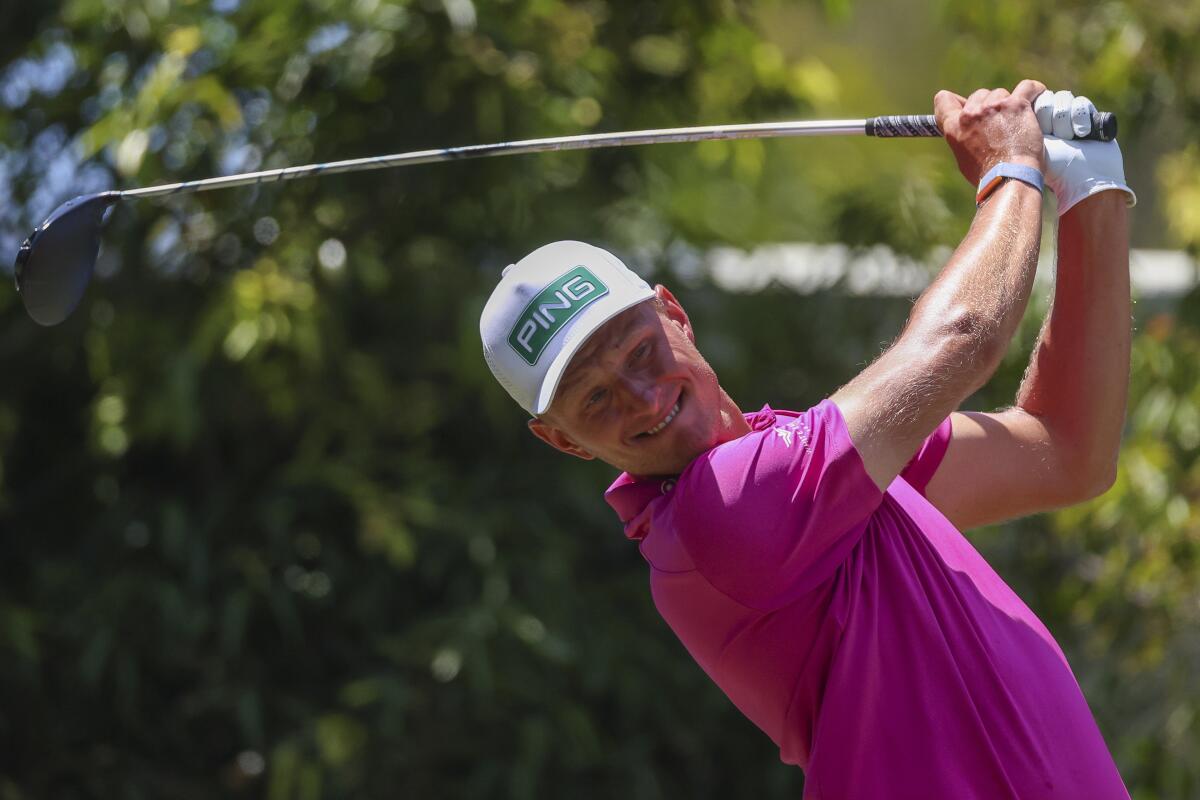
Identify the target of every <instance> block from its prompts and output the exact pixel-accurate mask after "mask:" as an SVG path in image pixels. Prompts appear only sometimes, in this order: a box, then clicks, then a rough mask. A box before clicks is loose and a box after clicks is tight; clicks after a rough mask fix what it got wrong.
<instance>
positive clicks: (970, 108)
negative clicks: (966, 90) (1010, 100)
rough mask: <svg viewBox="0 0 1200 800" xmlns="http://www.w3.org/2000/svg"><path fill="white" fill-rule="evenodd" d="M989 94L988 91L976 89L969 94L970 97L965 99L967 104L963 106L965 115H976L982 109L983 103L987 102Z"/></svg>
mask: <svg viewBox="0 0 1200 800" xmlns="http://www.w3.org/2000/svg"><path fill="white" fill-rule="evenodd" d="M990 93H991V91H990V90H989V89H976V90H975V91H973V92H971V96H970V97H968V98H967V102H966V103H964V104H963V111H965V112H967V113H977V112H978V111H979V110H980V109H981V108H983V104H984V102H986V101H987V97H988V95H989V94H990Z"/></svg>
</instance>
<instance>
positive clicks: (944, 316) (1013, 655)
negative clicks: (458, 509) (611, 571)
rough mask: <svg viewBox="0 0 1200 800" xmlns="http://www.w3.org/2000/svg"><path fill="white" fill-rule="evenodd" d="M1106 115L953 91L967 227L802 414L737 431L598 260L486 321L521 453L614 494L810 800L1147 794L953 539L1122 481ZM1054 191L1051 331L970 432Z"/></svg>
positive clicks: (1117, 168)
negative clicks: (1020, 376) (1103, 134)
mask: <svg viewBox="0 0 1200 800" xmlns="http://www.w3.org/2000/svg"><path fill="white" fill-rule="evenodd" d="M1091 108H1092V106H1091V104H1090V103H1089V102H1088V101H1087V100H1086V98H1075V97H1073V96H1072V95H1071V94H1070V93H1068V92H1058V93H1047V92H1046V87H1045V86H1043V85H1042V84H1040V83H1038V82H1037V81H1030V80H1026V81H1022V82H1021V83H1020V84H1019V85H1018V86H1017V87H1016V88H1015V89H1014V90H1013V91H1012V93H1011V94H1010V93H1009V92H1008V91H1005V90H1003V89H995V90H991V91H988V90H983V89H981V90H979V91H977V92H975V93H974V94H972V95H971V96H970V97H966V98H964V97H961V96H959V95H956V94H953V93H951V92H947V91H943V92H939V93H938V94H937V96H936V97H935V98H934V109H935V113H936V115H937V120H938V124H939V125H940V127H941V129H942V130H943V132H944V133H945V137H946V141H947V143H948V144H949V146H950V149H951V151H952V152H953V154H954V156H955V158H956V159H957V161H958V165H959V168H960V169H961V171H962V173H963V175H964V176H965V177H966V178H967V180H968V181H970V182H971V183H972V185H976V186H978V191H979V194H978V196H977V199H978V203H979V208H978V211H977V213H976V215H975V219H974V221H973V223H972V224H971V228H970V230H969V231H968V232H967V235H966V237H965V238H964V239H963V241H962V243H961V244H960V245H959V247H958V248H957V250H955V252H954V254H953V255H952V256H951V258H950V259H949V261H948V262H947V263H946V265H945V267H944V268H943V269H942V270H941V272H940V274H939V275H938V276H937V277H936V278H935V279H934V281H933V283H932V284H931V285H930V286H929V288H928V289H926V290H925V292H924V293H923V294H922V295H921V297H920V298H919V299H918V300H917V302H916V304H915V305H914V307H913V309H912V313H911V315H910V317H909V320H908V323H907V324H906V325H905V327H904V330H903V331H902V332H901V333H900V335H899V337H898V338H897V339H896V340H895V342H894V343H893V344H892V345H891V346H890V347H889V348H888V349H887V350H886V351H885V352H884V353H883V354H882V355H881V356H880V357H879V358H878V359H877V360H876V361H875V362H874V363H872V364H871V365H870V366H868V367H867V368H866V369H865V370H863V372H862V373H861V374H860V375H858V377H856V378H854V379H853V380H852V381H850V382H849V383H848V384H846V385H845V386H843V387H842V388H840V389H838V390H837V391H836V392H834V393H833V395H832V396H830V397H829V398H828V399H826V400H824V401H822V402H820V403H818V404H817V405H816V406H814V407H812V408H810V409H808V410H807V411H801V412H793V411H783V410H775V409H772V408H770V407H763V408H762V409H761V410H760V411H757V412H754V413H749V414H745V413H743V412H742V411H741V410H740V409H739V408H738V406H737V405H736V404H735V403H734V401H733V400H732V399H731V398H730V396H729V395H728V394H727V393H726V392H725V391H724V390H723V389H722V388H721V385H720V383H719V381H718V379H717V376H716V375H715V374H714V373H713V370H712V368H711V367H710V366H709V365H708V363H707V362H706V361H705V360H704V357H703V356H702V355H701V354H700V352H699V351H698V350H697V349H696V345H695V332H694V331H693V329H692V325H691V322H690V321H689V319H688V315H687V313H686V312H685V311H684V309H683V307H682V306H681V305H680V304H679V302H678V301H677V300H676V299H675V296H674V295H672V294H671V292H670V290H668V289H667V288H666V287H664V286H655V287H654V288H653V289H652V288H650V287H649V286H648V285H646V283H645V282H643V281H642V280H641V279H640V278H638V277H637V276H636V275H635V274H634V273H633V272H631V271H630V270H628V269H627V268H626V267H625V266H624V265H623V264H622V263H621V262H620V261H619V260H618V259H617V258H616V257H615V256H613V255H611V254H610V253H607V252H605V251H603V250H600V249H598V248H595V247H591V246H589V245H585V244H582V243H579V242H556V243H554V244H550V245H546V246H545V247H542V248H540V249H538V250H536V251H534V252H533V253H531V254H530V255H528V256H526V257H525V258H523V259H521V261H519V262H518V263H517V264H515V265H513V266H510V267H509V268H507V269H506V270H505V272H504V276H503V278H501V280H500V283H499V285H498V286H497V287H496V289H495V291H494V292H493V294H492V295H491V298H490V299H489V300H488V302H487V305H486V307H485V308H484V311H483V316H482V319H481V321H480V329H481V333H482V337H483V346H484V353H485V356H486V359H487V362H488V365H489V366H490V367H491V369H492V372H493V373H494V374H495V376H496V378H497V379H498V380H499V381H500V383H501V385H502V386H503V387H504V388H505V389H506V390H507V391H508V393H509V394H510V395H512V397H513V398H514V399H516V401H517V402H518V403H519V404H520V405H521V406H522V407H523V408H524V409H525V410H526V411H528V412H529V413H530V414H531V415H532V416H533V419H532V420H530V422H529V427H530V430H531V431H532V432H533V434H534V435H535V436H537V437H538V438H539V439H542V440H543V441H545V442H546V443H548V444H550V445H551V446H553V447H555V448H556V449H558V450H561V451H562V452H564V453H568V454H571V455H574V456H578V457H579V458H585V459H591V458H599V459H602V460H603V461H605V462H607V463H609V464H611V465H612V466H614V467H616V468H618V469H620V470H622V471H623V474H622V475H621V476H620V477H619V478H617V480H616V482H615V483H613V485H612V486H611V487H610V488H609V490H608V492H607V495H606V497H607V500H608V502H609V503H610V504H611V505H612V506H613V508H614V509H615V510H616V512H617V514H618V515H619V516H620V518H621V520H622V522H623V523H624V524H625V532H626V535H627V536H628V537H629V538H630V539H632V540H634V541H636V542H638V543H639V547H640V549H641V553H642V555H643V556H644V557H645V559H646V561H648V562H649V564H650V587H651V592H652V594H653V597H654V602H655V605H656V607H657V608H658V610H659V612H660V613H661V614H662V616H663V618H664V619H665V620H666V622H667V624H668V625H670V627H671V629H672V630H673V631H674V632H675V633H676V635H677V636H678V637H679V639H680V641H681V642H682V643H683V645H684V646H685V647H686V648H687V649H688V651H689V652H690V653H691V655H692V656H693V657H694V658H695V660H696V661H697V662H698V663H699V664H700V666H701V667H702V668H703V669H704V670H705V672H706V673H707V674H708V675H709V676H710V677H711V678H712V679H713V680H714V681H715V682H716V683H717V684H718V685H719V686H720V687H721V689H722V690H723V691H724V692H725V693H726V694H727V695H728V696H729V698H730V699H731V700H732V701H733V702H734V704H735V705H737V707H738V708H739V709H741V711H742V712H743V713H744V714H746V716H748V717H749V718H750V719H751V720H752V721H753V722H754V723H755V724H756V725H758V727H760V728H761V729H762V730H763V731H764V732H765V733H766V734H767V735H768V736H770V737H771V739H772V740H774V742H775V743H776V744H777V745H778V746H779V749H780V754H781V757H782V759H783V760H784V761H785V762H787V763H790V764H796V765H799V766H800V767H802V768H803V769H804V771H805V784H804V796H805V797H806V798H830V799H832V800H838V799H839V798H855V799H857V800H862V799H864V798H892V799H894V798H922V799H926V798H954V800H969V799H972V798H978V799H980V800H996V799H997V798H1021V799H1022V800H1036V799H1037V798H1064V800H1109V799H1110V798H1127V797H1128V793H1127V791H1126V789H1125V787H1124V786H1123V784H1122V782H1121V778H1120V775H1119V774H1118V773H1117V769H1116V766H1115V765H1114V763H1113V760H1112V757H1111V756H1110V755H1109V752H1108V750H1107V748H1106V746H1105V743H1104V740H1103V739H1102V737H1101V735H1100V731H1099V730H1098V729H1097V727H1096V723H1095V721H1094V719H1093V717H1092V714H1091V712H1090V711H1089V709H1088V706H1087V702H1086V701H1085V700H1084V697H1083V694H1082V692H1081V691H1080V688H1079V685H1078V683H1077V682H1076V681H1075V678H1074V676H1073V675H1072V673H1071V669H1070V667H1069V666H1068V664H1067V662H1066V659H1065V658H1064V656H1063V653H1062V651H1061V650H1060V649H1059V647H1058V645H1057V644H1056V643H1055V641H1054V638H1053V637H1052V636H1051V635H1050V633H1049V631H1047V629H1046V627H1045V626H1044V625H1043V624H1042V623H1041V622H1040V621H1039V620H1038V618H1037V617H1036V616H1035V615H1034V614H1033V612H1032V611H1030V610H1029V608H1028V607H1027V606H1026V605H1025V604H1024V603H1023V602H1021V600H1020V599H1019V598H1018V597H1017V596H1016V595H1015V594H1014V593H1013V592H1012V590H1011V589H1009V588H1008V586H1006V585H1005V583H1004V581H1002V580H1001V579H1000V577H999V576H998V575H997V574H996V573H995V572H994V571H993V570H992V569H991V567H989V566H988V564H987V563H986V562H985V561H984V560H983V559H982V558H981V557H980V555H979V554H978V553H977V552H976V551H975V550H974V548H972V547H971V545H970V544H969V543H968V542H967V540H966V539H965V538H964V537H963V535H962V533H960V531H962V530H965V529H968V528H971V527H975V526H978V525H984V524H987V523H992V522H996V521H999V520H1005V519H1010V518H1013V517H1018V516H1021V515H1023V514H1030V513H1033V512H1037V511H1043V510H1046V509H1050V508H1055V507H1059V506H1064V505H1069V504H1071V503H1077V502H1080V501H1083V500H1086V499H1088V498H1091V497H1094V496H1096V495H1097V494H1099V493H1100V492H1103V491H1104V490H1106V489H1107V488H1108V486H1109V485H1110V484H1111V483H1112V481H1113V479H1114V473H1115V463H1116V459H1117V451H1118V446H1119V439H1120V434H1121V428H1122V423H1123V417H1124V411H1125V395H1126V384H1127V379H1128V369H1129V313H1130V307H1129V281H1128V234H1127V224H1126V213H1127V212H1126V205H1127V203H1131V201H1132V199H1133V193H1132V192H1131V191H1130V190H1129V188H1128V187H1127V186H1126V185H1125V179H1124V173H1123V169H1122V163H1121V155H1120V151H1119V149H1118V148H1117V145H1116V143H1115V142H1111V143H1099V142H1091V141H1073V140H1072V136H1080V135H1084V134H1086V133H1087V129H1088V124H1089V123H1088V119H1089V111H1090V109H1091ZM1044 134H1054V135H1053V136H1049V137H1047V138H1045V139H1044V140H1043V135H1044ZM1043 182H1046V183H1047V184H1048V185H1049V186H1050V187H1051V188H1052V190H1053V191H1054V193H1055V195H1056V196H1057V200H1058V211H1059V219H1058V270H1057V283H1056V290H1055V297H1054V302H1053V306H1052V309H1051V311H1050V312H1049V316H1048V318H1047V320H1046V323H1045V326H1044V327H1043V329H1042V332H1041V336H1040V339H1039V341H1038V344H1037V347H1036V349H1035V351H1034V354H1033V358H1032V360H1031V362H1030V364H1029V368H1028V371H1027V373H1026V376H1025V379H1024V381H1023V383H1022V385H1021V389H1020V392H1019V394H1018V396H1017V398H1016V403H1015V405H1014V406H1013V407H1012V408H1009V409H1006V410H1003V411H1000V412H997V413H992V414H982V413H973V412H960V411H956V409H957V408H958V406H959V405H960V404H961V403H962V402H963V400H964V399H965V398H967V397H968V396H969V395H970V394H971V393H972V392H974V391H975V390H976V389H978V388H979V387H980V386H982V385H983V384H984V382H985V381H987V379H988V378H989V377H990V376H991V375H992V373H993V371H994V370H995V369H996V366H997V365H998V363H999V362H1000V359H1001V357H1002V355H1003V354H1004V352H1005V350H1006V348H1007V347H1008V344H1009V340H1010V338H1011V337H1012V335H1013V333H1014V331H1015V330H1016V328H1017V324H1018V322H1019V321H1020V319H1021V315H1022V313H1023V312H1024V310H1025V306H1026V301H1027V300H1028V298H1029V294H1030V291H1031V287H1032V284H1033V277H1034V271H1035V268H1036V266H1037V261H1038V249H1039V242H1040V238H1041V222H1042V189H1043ZM795 346H796V347H797V348H803V347H805V343H804V342H802V341H798V342H795Z"/></svg>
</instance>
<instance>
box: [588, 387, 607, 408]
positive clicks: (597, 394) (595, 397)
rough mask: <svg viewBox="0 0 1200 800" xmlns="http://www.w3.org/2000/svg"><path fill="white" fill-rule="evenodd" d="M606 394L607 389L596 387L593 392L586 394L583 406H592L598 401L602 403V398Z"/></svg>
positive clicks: (597, 403)
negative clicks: (585, 401)
mask: <svg viewBox="0 0 1200 800" xmlns="http://www.w3.org/2000/svg"><path fill="white" fill-rule="evenodd" d="M607 396H608V390H607V389H597V390H595V391H594V392H592V393H591V394H590V395H588V399H587V403H586V404H585V407H586V408H592V407H594V406H597V405H599V404H600V403H603V402H604V398H605V397H607Z"/></svg>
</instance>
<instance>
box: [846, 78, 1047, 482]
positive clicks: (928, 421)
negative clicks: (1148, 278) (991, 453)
mask: <svg viewBox="0 0 1200 800" xmlns="http://www.w3.org/2000/svg"><path fill="white" fill-rule="evenodd" d="M1043 91H1045V87H1044V86H1043V85H1042V84H1040V83H1037V82H1036V81H1022V82H1021V84H1020V85H1018V86H1017V88H1016V89H1015V90H1014V93H1013V94H1012V95H1011V96H1010V95H1009V94H1008V93H1007V92H1005V91H1003V90H994V91H992V92H987V91H985V90H980V91H979V92H976V93H975V94H973V95H971V97H970V99H969V100H964V99H963V98H961V97H958V96H957V95H953V94H950V93H949V92H940V93H938V96H937V97H936V98H935V110H936V112H937V116H938V122H939V125H940V126H941V128H942V130H943V131H944V132H945V134H946V139H947V142H948V143H949V144H950V147H951V149H952V150H953V151H954V154H955V156H956V157H957V159H958V162H959V166H960V168H961V169H962V171H963V173H964V175H966V176H967V178H968V180H972V179H973V180H974V181H977V180H978V178H979V176H980V175H981V174H982V173H983V172H985V171H986V170H987V169H988V168H990V167H991V166H992V165H993V164H995V163H997V162H1000V161H1010V162H1018V163H1024V164H1028V165H1030V166H1034V167H1037V168H1039V169H1040V168H1041V166H1042V133H1041V129H1040V128H1039V126H1038V123H1037V119H1036V117H1034V114H1033V108H1032V103H1033V100H1034V99H1035V98H1036V97H1037V96H1038V95H1039V94H1041V92H1043ZM1041 201H1042V198H1041V194H1040V193H1039V192H1038V191H1037V190H1035V189H1033V188H1032V187H1030V186H1028V185H1027V184H1025V183H1022V182H1020V181H1015V180H1009V181H1007V182H1005V183H1004V184H1003V185H1002V186H1001V187H1000V188H999V189H997V190H996V191H995V192H994V193H993V194H992V195H991V197H990V198H989V199H988V200H987V201H986V202H985V203H984V206H983V207H982V208H981V209H980V210H979V211H978V213H977V214H976V216H975V220H974V222H973V223H972V225H971V229H970V231H969V232H968V234H967V236H966V238H965V239H963V242H962V244H960V245H959V246H958V248H957V249H956V250H955V252H954V255H953V256H952V257H951V258H950V260H949V262H947V264H946V266H945V267H944V268H943V269H942V271H941V273H940V274H939V275H938V276H937V278H936V279H935V280H934V282H933V283H932V284H931V285H930V286H929V288H927V289H926V290H925V292H924V293H923V294H922V295H921V297H920V298H919V299H918V301H917V303H916V305H915V306H914V307H913V310H912V313H911V314H910V315H909V320H908V323H907V324H906V325H905V327H904V330H903V332H902V333H901V334H900V337H899V338H898V339H897V340H896V341H895V343H894V344H893V345H892V346H891V347H890V348H888V350H887V351H885V352H884V354H883V355H881V356H880V357H879V358H878V359H877V360H876V361H875V362H873V363H872V364H871V365H870V366H869V367H867V368H866V369H865V370H864V371H863V372H862V373H860V374H859V375H858V376H857V377H856V378H854V379H853V380H852V381H850V383H848V384H846V386H844V387H842V388H841V389H840V390H838V392H837V393H835V394H834V395H833V397H832V398H831V399H832V401H833V402H834V403H835V404H836V405H837V407H838V409H839V410H840V411H841V413H842V416H843V417H844V418H845V420H846V425H847V428H848V430H849V433H850V438H851V439H852V440H853V442H854V445H855V448H856V449H857V450H858V452H859V455H860V456H861V457H862V459H863V463H864V465H865V467H866V470H867V473H868V474H869V475H870V477H871V479H872V480H873V481H874V482H875V485H876V486H877V487H879V489H880V490H883V489H886V488H887V486H888V485H889V484H890V483H891V482H892V480H893V479H894V478H895V477H896V476H897V475H898V474H899V473H900V471H901V470H902V469H903V468H904V466H905V464H907V463H908V460H909V459H910V458H911V457H912V455H913V453H915V452H916V450H917V448H918V447H919V446H920V445H921V442H922V441H924V439H925V438H926V437H927V436H929V434H930V433H931V432H932V431H933V430H934V428H936V427H937V426H938V424H939V423H941V421H942V420H944V419H945V418H946V417H947V416H949V415H950V413H951V412H952V411H954V410H955V409H956V408H958V406H959V405H960V404H961V403H962V402H963V400H965V399H966V398H967V397H968V396H969V395H970V394H971V393H972V392H974V391H975V390H976V389H978V388H979V387H980V386H982V385H983V384H984V383H985V382H986V381H987V380H988V378H990V377H991V375H992V373H993V372H994V371H995V370H996V367H997V366H998V365H999V363H1000V359H1001V358H1002V357H1003V355H1004V352H1005V350H1006V349H1007V347H1008V343H1009V340H1010V339H1011V338H1012V335H1013V334H1014V333H1015V331H1016V329H1017V325H1018V323H1019V322H1020V320H1021V316H1022V315H1023V314H1024V312H1025V306H1026V303H1027V301H1028V299H1029V294H1030V291H1031V289H1032V285H1033V276H1034V273H1035V271H1036V269H1037V260H1038V248H1039V244H1040V240H1041V208H1042V202H1041Z"/></svg>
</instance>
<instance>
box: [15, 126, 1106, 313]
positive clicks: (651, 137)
mask: <svg viewBox="0 0 1200 800" xmlns="http://www.w3.org/2000/svg"><path fill="white" fill-rule="evenodd" d="M941 135H942V132H941V131H940V130H939V129H938V127H937V123H936V121H935V120H934V117H933V116H932V115H908V116H884V117H872V118H869V119H845V120H817V121H799V122H764V123H751V124H740V125H705V126H700V127H692V128H662V129H656V130H643V131H624V132H617V133H594V134H585V135H582V136H557V137H551V138H547V139H526V140H522V141H515V142H500V143H496V144H480V145H468V146H464V147H448V148H444V149H441V150H417V151H413V152H409V153H394V154H391V155H384V156H374V157H370V158H356V159H349V160H346V161H331V162H328V163H324V164H306V165H304V166H299V167H283V168H280V169H269V170H263V171H260V172H248V173H244V174H240V175H227V176H224V177H219V178H205V179H203V180H194V181H184V182H182V183H170V184H164V185H161V186H149V187H145V188H141V189H126V190H123V191H108V192H100V193H97V194H89V195H83V196H80V197H76V198H75V199H73V200H69V201H68V202H66V203H64V204H62V205H61V206H59V207H58V208H56V209H55V210H54V212H53V213H51V214H50V216H49V217H47V219H46V221H45V222H43V223H42V224H41V225H40V226H38V227H37V228H35V229H34V231H33V233H31V234H30V235H29V238H28V239H26V240H25V242H24V243H23V244H22V245H21V249H20V251H19V252H18V253H17V258H16V264H15V269H14V272H15V276H16V284H17V291H18V292H19V293H20V295H21V299H22V301H23V302H24V303H25V310H26V311H27V312H28V313H29V316H30V317H32V318H33V320H34V321H35V322H37V323H39V324H41V325H57V324H58V323H60V322H62V321H63V320H64V319H66V318H67V317H68V316H69V315H70V314H71V312H72V311H74V310H75V306H76V305H78V304H79V301H80V299H81V298H82V297H83V293H84V290H85V289H86V288H87V285H88V282H89V281H90V280H91V277H92V270H93V267H94V266H95V264H96V256H97V254H98V253H99V251H100V229H101V226H102V224H103V222H104V216H105V213H106V212H107V211H108V208H109V207H110V206H112V205H113V204H114V203H116V202H118V201H119V200H132V199H137V198H142V197H158V196H160V195H168V194H186V193H191V192H204V191H209V190H211V189H229V188H232V187H235V186H246V185H248V184H258V183H267V182H272V181H287V180H293V179H295V178H305V177H309V176H314V175H322V174H332V173H335V172H360V171H365V170H373V169H387V168H389V167H404V166H413V165H416V164H433V163H437V162H441V161H457V160H460V159H468V158H483V157H485V156H501V155H520V154H523V153H541V152H547V151H553V150H588V149H595V148H604V147H625V146H628V145H637V144H656V143H665V142H699V141H706V140H712V139H764V138H773V137H782V136H877V137H885V138H891V137H918V136H920V137H933V136H941ZM1116 135H1117V118H1116V116H1115V115H1113V114H1111V113H1108V112H1096V114H1095V115H1094V117H1093V119H1092V132H1091V133H1090V134H1089V135H1088V136H1086V137H1084V138H1088V139H1098V140H1101V141H1109V140H1111V139H1114V138H1115V137H1116Z"/></svg>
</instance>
